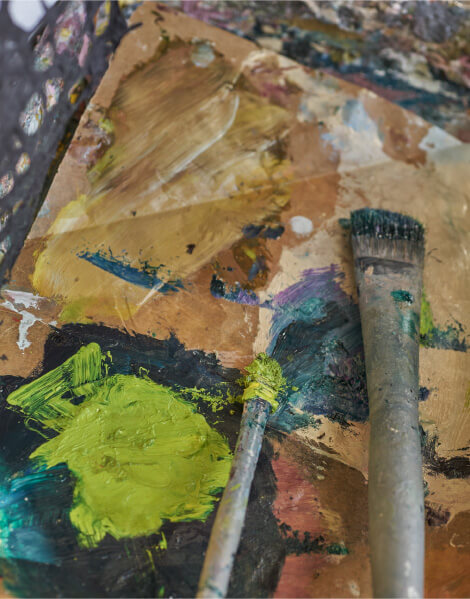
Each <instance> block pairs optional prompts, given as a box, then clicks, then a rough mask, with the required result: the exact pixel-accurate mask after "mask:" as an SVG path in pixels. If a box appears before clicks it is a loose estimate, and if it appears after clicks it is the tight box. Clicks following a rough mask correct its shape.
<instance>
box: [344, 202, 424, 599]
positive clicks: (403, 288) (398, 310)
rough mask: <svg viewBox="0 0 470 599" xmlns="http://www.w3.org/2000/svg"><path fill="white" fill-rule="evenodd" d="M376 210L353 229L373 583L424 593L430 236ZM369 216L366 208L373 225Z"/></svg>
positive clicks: (387, 593)
mask: <svg viewBox="0 0 470 599" xmlns="http://www.w3.org/2000/svg"><path fill="white" fill-rule="evenodd" d="M359 212H362V211H359ZM374 212H377V213H378V214H377V215H375V214H373V215H372V217H371V220H373V221H374V222H373V224H374V226H373V227H370V230H367V229H365V230H364V229H361V227H360V225H361V222H359V224H358V225H357V227H356V230H355V231H354V228H353V250H354V258H355V274H356V282H357V288H358V294H359V308H360V314H361V326H362V335H363V339H364V351H365V361H366V376H367V392H368V396H369V413H370V430H371V433H370V435H371V436H370V444H369V542H370V555H371V566H372V583H373V591H374V596H375V597H422V596H423V580H424V488H423V475H422V458H421V442H420V433H419V420H418V392H419V376H418V357H419V320H420V306H421V286H422V283H421V280H422V261H423V249H424V242H423V240H422V235H421V234H420V231H419V230H418V231H417V232H416V231H414V230H413V229H412V231H411V233H410V227H413V226H414V224H413V223H414V222H416V221H413V220H412V219H409V217H402V216H401V215H395V214H394V213H387V212H385V211H374ZM353 214H354V213H353ZM359 216H361V217H362V216H363V215H359ZM368 218H369V215H368V214H367V213H366V214H365V215H364V219H365V220H366V224H368V223H369V222H370V221H369V220H367V219H368ZM407 218H408V219H409V221H411V222H410V223H409V222H408V221H407V220H406V219H407ZM388 223H391V225H390V227H388ZM353 224H354V222H353ZM392 225H393V226H392ZM354 233H356V236H354ZM414 233H416V234H415V236H414V237H413V234H414Z"/></svg>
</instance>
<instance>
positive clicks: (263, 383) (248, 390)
mask: <svg viewBox="0 0 470 599" xmlns="http://www.w3.org/2000/svg"><path fill="white" fill-rule="evenodd" d="M245 370H246V373H247V374H246V375H245V377H244V378H243V379H242V380H241V381H240V382H241V383H242V384H243V386H244V387H245V390H244V392H243V395H242V397H241V401H243V402H245V401H249V400H250V399H264V400H265V401H267V402H268V403H270V404H271V406H272V411H273V412H275V411H276V410H277V408H278V406H279V402H278V401H277V396H278V394H279V392H280V391H281V390H282V389H283V388H284V387H285V385H286V379H285V378H284V377H283V376H282V368H281V367H280V365H279V363H278V362H277V361H276V360H274V358H270V357H269V356H267V355H266V354H263V353H262V354H259V355H258V356H257V357H256V358H255V359H254V360H253V362H252V363H251V364H250V365H249V366H247V367H246V368H245Z"/></svg>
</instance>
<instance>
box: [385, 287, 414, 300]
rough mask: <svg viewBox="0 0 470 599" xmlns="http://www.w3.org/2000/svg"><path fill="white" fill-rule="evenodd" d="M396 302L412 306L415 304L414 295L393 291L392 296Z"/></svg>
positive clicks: (402, 291) (407, 292)
mask: <svg viewBox="0 0 470 599" xmlns="http://www.w3.org/2000/svg"><path fill="white" fill-rule="evenodd" d="M390 295H391V296H392V297H393V299H394V300H395V301H396V302H404V303H406V304H412V303H413V302H414V298H413V294H411V293H410V292H409V291H404V290H403V289H398V290H397V291H392V292H391V294H390Z"/></svg>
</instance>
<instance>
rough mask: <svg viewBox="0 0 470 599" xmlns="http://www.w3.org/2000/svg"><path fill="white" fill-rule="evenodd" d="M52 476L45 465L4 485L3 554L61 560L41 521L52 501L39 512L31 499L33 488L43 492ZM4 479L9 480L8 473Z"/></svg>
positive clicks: (0, 513)
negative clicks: (58, 558) (57, 556)
mask: <svg viewBox="0 0 470 599" xmlns="http://www.w3.org/2000/svg"><path fill="white" fill-rule="evenodd" d="M54 474H55V473H54ZM54 474H53V475H52V476H54ZM50 478H51V474H50V473H48V472H46V470H45V468H44V469H39V470H37V471H35V472H34V471H33V472H31V473H29V474H26V476H17V477H15V478H14V479H12V480H10V481H9V482H4V484H3V485H2V486H1V487H0V558H2V559H9V560H11V559H23V560H30V561H33V562H39V563H43V564H57V563H58V561H57V558H56V555H55V551H54V543H53V542H51V539H50V538H48V535H47V531H46V530H45V529H44V527H43V526H42V524H41V521H42V517H41V516H44V515H45V514H44V512H47V511H48V508H49V506H50V503H45V504H43V505H42V506H39V511H40V514H38V513H37V511H35V510H36V506H34V505H33V504H32V503H31V501H30V498H31V495H32V492H33V491H34V492H35V493H36V494H37V493H39V494H41V493H42V492H43V491H44V490H45V489H46V488H47V485H48V479H50ZM1 479H2V480H3V481H7V480H8V479H7V477H6V476H2V478H1ZM46 493H47V491H46Z"/></svg>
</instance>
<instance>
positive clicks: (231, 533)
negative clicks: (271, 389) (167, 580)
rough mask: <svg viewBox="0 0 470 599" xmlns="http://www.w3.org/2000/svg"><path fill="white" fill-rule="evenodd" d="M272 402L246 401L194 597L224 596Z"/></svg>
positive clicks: (260, 400)
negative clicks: (225, 484)
mask: <svg viewBox="0 0 470 599" xmlns="http://www.w3.org/2000/svg"><path fill="white" fill-rule="evenodd" d="M270 412H271V404H270V403H269V402H267V401H265V400H264V399H251V400H249V401H247V402H246V403H245V406H244V411H243V416H242V421H241V427H240V435H239V437H238V441H237V446H236V449H235V455H234V458H233V463H232V470H231V473H230V478H229V481H228V483H227V486H226V487H225V491H224V494H223V496H222V500H221V502H220V505H219V508H218V510H217V516H216V519H215V523H214V527H213V529H212V533H211V538H210V542H209V547H208V548H207V552H206V558H205V561H204V567H203V570H202V574H201V578H200V582H199V589H198V593H197V597H199V598H201V597H225V595H226V593H227V589H228V585H229V581H230V574H231V572H232V565H233V560H234V558H235V554H236V552H237V549H238V544H239V542H240V536H241V532H242V528H243V523H244V521H245V513H246V507H247V504H248V498H249V495H250V488H251V483H252V480H253V476H254V473H255V469H256V464H257V462H258V457H259V452H260V450H261V445H262V444H263V435H264V429H265V427H266V422H267V420H268V416H269V414H270Z"/></svg>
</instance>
